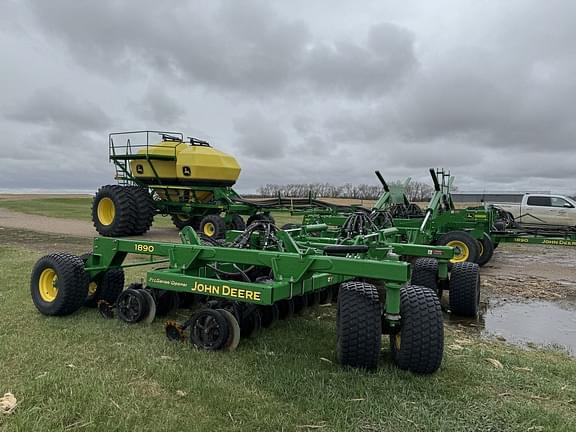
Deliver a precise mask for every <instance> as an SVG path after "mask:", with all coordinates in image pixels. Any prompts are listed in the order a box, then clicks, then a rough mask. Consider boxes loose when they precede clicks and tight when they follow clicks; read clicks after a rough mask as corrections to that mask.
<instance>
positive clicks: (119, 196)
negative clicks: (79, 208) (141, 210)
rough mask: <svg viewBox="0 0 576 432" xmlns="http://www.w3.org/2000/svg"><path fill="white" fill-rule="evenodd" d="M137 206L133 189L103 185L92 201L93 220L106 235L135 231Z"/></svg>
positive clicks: (100, 232)
mask: <svg viewBox="0 0 576 432" xmlns="http://www.w3.org/2000/svg"><path fill="white" fill-rule="evenodd" d="M136 219H137V206H136V202H135V201H134V196H133V194H132V193H131V190H130V189H129V188H128V187H125V186H118V185H108V186H102V187H101V188H100V189H98V192H96V195H95V196H94V199H93V201H92V222H93V223H94V227H95V228H96V231H98V233H99V234H100V235H103V236H105V237H114V236H129V235H132V234H133V233H134V228H135V226H136Z"/></svg>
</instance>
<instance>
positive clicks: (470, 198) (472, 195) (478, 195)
mask: <svg viewBox="0 0 576 432" xmlns="http://www.w3.org/2000/svg"><path fill="white" fill-rule="evenodd" d="M527 193H532V194H549V193H550V191H526V192H453V193H452V199H453V200H454V202H461V203H472V202H495V203H504V202H506V203H520V202H522V197H523V196H524V194H527Z"/></svg>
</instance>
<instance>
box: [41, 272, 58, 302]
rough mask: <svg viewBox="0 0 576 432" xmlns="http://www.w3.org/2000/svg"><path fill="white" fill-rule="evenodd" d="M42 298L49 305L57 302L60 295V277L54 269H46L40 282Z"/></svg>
mask: <svg viewBox="0 0 576 432" xmlns="http://www.w3.org/2000/svg"><path fill="white" fill-rule="evenodd" d="M38 287H39V293H40V298H41V299H42V300H44V301H45V302H47V303H51V302H53V301H54V300H56V296H57V295H58V275H57V274H56V271H55V270H54V269H52V268H47V269H44V271H43V272H42V273H41V274H40V280H39V282H38Z"/></svg>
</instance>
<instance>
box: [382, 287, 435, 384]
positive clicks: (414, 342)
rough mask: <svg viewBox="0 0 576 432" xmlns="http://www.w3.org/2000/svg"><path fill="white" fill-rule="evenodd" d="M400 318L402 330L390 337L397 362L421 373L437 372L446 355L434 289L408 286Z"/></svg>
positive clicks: (402, 290) (401, 296)
mask: <svg viewBox="0 0 576 432" xmlns="http://www.w3.org/2000/svg"><path fill="white" fill-rule="evenodd" d="M400 315H401V317H402V318H401V321H400V331H399V332H396V333H393V334H391V335H390V349H391V351H392V359H393V361H394V363H395V364H396V366H398V367H399V368H400V369H403V370H408V371H411V372H414V373H417V374H431V373H434V372H436V371H437V370H438V368H440V365H441V364H442V355H443V353H444V324H443V319H442V308H441V306H440V300H439V299H438V296H437V295H436V293H435V292H434V291H432V290H431V289H430V288H427V287H421V286H413V285H407V286H405V287H403V288H402V289H401V290H400Z"/></svg>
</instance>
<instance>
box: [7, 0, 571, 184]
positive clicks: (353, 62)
mask: <svg viewBox="0 0 576 432" xmlns="http://www.w3.org/2000/svg"><path fill="white" fill-rule="evenodd" d="M8 16H9V17H10V19H7V18H6V17H8ZM575 17H576V3H574V2H572V1H570V0H550V1H546V2H542V1H539V0H510V1H507V2H505V3H501V4H500V3H498V4H497V5H495V4H494V3H491V2H461V1H460V0H439V1H438V2H435V3H434V5H431V4H430V5H429V4H427V3H423V2H417V1H412V0H407V1H406V2H402V3H398V2H362V1H361V2H360V3H358V4H357V5H356V4H355V5H354V7H351V6H347V5H338V7H336V6H335V4H334V2H328V1H319V2H315V3H314V4H313V5H311V4H309V2H304V1H303V0H295V1H294V2H281V1H264V0H247V1H242V2H238V1H232V0H221V1H215V2H205V3H197V2H170V3H168V4H166V3H159V2H155V1H152V0H143V1H141V2H139V3H138V5H137V7H135V6H134V4H133V2H129V1H127V0H114V1H111V0H104V1H100V2H88V1H76V2H69V1H67V0H52V1H50V2H46V1H41V0H26V1H23V2H16V1H7V2H3V3H2V4H1V5H0V34H2V36H3V37H2V38H0V50H1V51H2V52H3V74H4V76H3V80H2V81H0V92H1V93H2V95H3V100H2V102H1V104H0V127H2V130H3V131H4V133H5V134H6V139H5V140H3V141H2V142H0V148H1V149H2V153H3V154H8V153H9V157H4V158H3V159H2V160H1V161H0V164H1V169H0V187H18V186H19V185H20V186H21V187H24V186H23V185H26V187H33V186H30V185H34V184H39V185H42V187H47V188H50V187H58V188H65V187H66V185H70V184H71V181H70V178H77V179H80V180H78V182H77V184H82V187H86V188H88V189H93V188H95V187H97V186H98V185H99V184H105V183H109V182H111V181H112V180H111V179H112V176H111V167H110V166H109V165H108V164H107V160H106V149H107V147H106V133H107V132H109V131H111V130H115V131H116V130H121V129H122V128H128V129H133V128H141V127H149V128H163V129H164V128H165V129H182V131H183V132H184V133H186V134H190V135H196V136H200V137H203V138H206V139H209V140H210V141H211V143H212V144H213V145H215V146H216V147H217V148H221V149H223V150H225V151H227V152H230V153H232V154H234V155H235V156H237V158H238V159H239V160H240V162H241V164H242V167H243V174H242V176H241V179H240V181H239V183H238V188H239V189H240V190H241V191H252V190H254V189H255V188H256V187H257V186H258V185H259V184H263V183H268V182H277V183H278V182H316V181H333V182H337V183H344V182H375V179H374V178H373V170H374V169H380V170H382V171H383V172H385V173H386V176H387V177H388V178H394V177H405V176H413V177H416V178H420V179H422V180H427V171H426V169H427V168H428V167H430V166H434V165H442V166H445V167H446V168H451V169H452V172H453V173H454V174H455V175H456V176H457V178H458V182H459V185H460V187H461V189H482V188H491V189H496V188H505V189H511V188H518V189H522V188H525V189H552V190H558V191H561V192H573V191H575V190H576V186H575V184H576V182H575V181H574V169H573V167H574V166H575V164H576V160H575V159H574V158H575V157H576V156H575V154H574V152H573V148H574V142H575V141H576V140H575V139H576V122H575V121H574V118H575V108H574V104H573V101H572V95H573V94H575V93H576V80H574V76H576V49H575V48H574V40H576V18H575ZM23 64H26V67H25V68H24V67H22V65H23ZM8 142H17V143H21V142H26V143H31V144H29V146H30V148H31V151H27V150H23V149H22V148H17V149H16V150H13V151H7V149H8V145H7V144H6V143H8ZM79 143H82V145H79ZM61 163H65V164H66V168H65V169H58V168H57V167H58V166H60V164H61ZM87 166H89V168H86V167H87ZM75 184H76V183H75Z"/></svg>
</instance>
